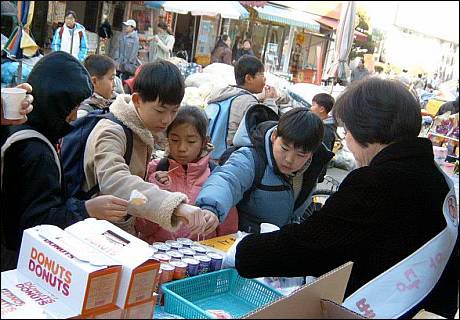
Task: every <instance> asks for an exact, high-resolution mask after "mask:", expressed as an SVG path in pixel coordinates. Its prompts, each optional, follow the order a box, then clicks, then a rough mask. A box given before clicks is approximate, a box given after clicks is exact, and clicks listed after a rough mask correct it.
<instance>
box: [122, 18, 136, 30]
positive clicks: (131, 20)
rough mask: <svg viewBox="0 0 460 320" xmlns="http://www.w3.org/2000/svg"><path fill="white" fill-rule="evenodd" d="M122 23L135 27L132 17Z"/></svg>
mask: <svg viewBox="0 0 460 320" xmlns="http://www.w3.org/2000/svg"><path fill="white" fill-rule="evenodd" d="M123 24H124V25H125V26H131V27H133V28H135V27H136V21H134V20H133V19H129V20H128V21H126V22H123Z"/></svg>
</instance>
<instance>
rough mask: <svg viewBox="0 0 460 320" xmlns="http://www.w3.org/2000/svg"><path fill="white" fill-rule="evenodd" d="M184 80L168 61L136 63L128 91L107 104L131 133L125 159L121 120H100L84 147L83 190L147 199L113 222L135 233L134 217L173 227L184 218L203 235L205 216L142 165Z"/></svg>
mask: <svg viewBox="0 0 460 320" xmlns="http://www.w3.org/2000/svg"><path fill="white" fill-rule="evenodd" d="M184 90H185V88H184V79H183V77H182V75H181V74H180V71H179V69H178V68H177V67H176V66H175V65H173V64H172V63H171V62H168V61H164V60H159V61H157V62H154V63H147V64H144V65H142V68H141V70H140V72H139V74H138V75H137V76H136V77H135V80H134V87H133V93H132V94H131V95H124V94H122V95H119V96H118V97H117V99H116V100H115V102H113V103H112V104H111V105H110V111H111V112H112V113H113V115H114V116H115V117H116V118H117V119H118V120H119V121H120V122H121V123H122V124H123V125H124V126H125V127H127V128H128V129H129V130H130V131H131V133H132V150H131V151H132V152H131V159H130V161H129V163H127V160H125V158H124V155H125V152H126V149H127V147H126V145H127V139H128V136H127V134H126V133H125V130H124V129H123V127H122V126H121V124H118V123H115V122H113V121H111V120H109V119H101V120H100V121H99V122H97V124H96V125H95V126H94V128H93V129H92V132H91V133H90V134H89V136H88V139H87V142H86V147H85V151H84V163H83V168H84V172H85V181H84V182H83V186H82V190H81V191H83V192H85V193H88V192H89V191H90V190H92V189H93V188H94V187H95V186H96V185H97V186H98V189H99V193H100V194H111V195H114V196H117V197H120V198H123V199H129V197H130V195H131V192H132V191H133V190H138V191H139V192H141V193H143V194H144V195H145V197H146V198H147V200H146V202H145V204H143V205H140V206H132V208H131V209H132V210H130V213H131V214H132V215H133V216H130V217H127V219H126V220H125V221H123V222H120V223H117V225H118V226H119V227H120V228H122V229H124V230H125V231H127V232H130V233H131V234H134V235H135V231H134V216H136V217H140V218H145V219H147V220H150V221H153V222H155V223H158V224H159V225H160V226H161V227H162V228H164V229H166V230H169V231H174V230H176V229H177V228H179V226H180V223H181V221H185V222H186V223H187V224H188V225H189V227H190V229H191V231H192V233H195V232H196V233H203V231H204V230H205V229H206V225H207V222H206V219H205V218H206V217H205V216H204V213H202V212H201V210H200V209H199V208H196V207H194V206H191V205H189V204H187V196H186V195H185V194H182V193H179V192H168V191H163V190H159V188H158V187H157V186H155V185H153V184H151V183H149V182H146V181H145V178H146V177H147V166H148V163H149V161H150V160H151V156H152V154H153V153H154V151H155V139H154V135H155V134H158V133H162V132H164V131H165V130H166V128H167V127H168V125H169V124H170V123H171V122H172V121H173V120H174V118H175V117H176V114H177V111H178V110H179V105H180V103H181V101H182V98H183V97H184Z"/></svg>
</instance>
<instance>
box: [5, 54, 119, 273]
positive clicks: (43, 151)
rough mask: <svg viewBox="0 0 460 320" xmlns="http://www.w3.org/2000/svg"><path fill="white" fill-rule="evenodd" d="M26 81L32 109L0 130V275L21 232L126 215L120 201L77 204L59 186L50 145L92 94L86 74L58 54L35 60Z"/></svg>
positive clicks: (13, 260)
mask: <svg viewBox="0 0 460 320" xmlns="http://www.w3.org/2000/svg"><path fill="white" fill-rule="evenodd" d="M62 70H66V72H62ZM28 81H29V83H30V85H31V86H32V88H33V91H32V92H33V94H34V109H33V111H32V112H31V113H29V114H28V119H27V122H26V123H25V124H23V125H18V126H10V127H4V126H2V191H1V201H2V209H3V213H4V214H2V215H1V220H2V221H1V222H2V223H1V226H2V230H1V234H2V250H1V253H2V259H1V268H2V271H5V270H9V269H14V268H15V267H16V264H17V257H18V254H19V248H20V245H21V239H22V233H23V231H24V230H25V229H28V228H31V227H34V226H37V225H40V224H52V225H56V226H58V227H61V228H66V227H68V226H69V225H71V224H73V223H76V222H78V221H80V220H84V219H86V218H89V217H94V218H98V219H106V220H109V221H118V220H120V219H122V218H123V217H124V216H125V215H126V213H127V211H126V210H127V204H128V202H127V201H125V200H122V199H119V198H116V197H114V196H100V197H96V198H94V199H91V200H88V201H81V200H78V199H75V198H68V196H67V193H66V190H65V188H63V187H62V186H63V185H64V184H65V182H64V181H63V179H64V178H63V174H62V168H61V163H60V161H59V160H60V159H59V156H58V155H57V153H56V148H55V145H56V144H57V143H58V140H59V139H61V138H62V137H63V136H64V135H65V134H66V133H67V132H69V131H70V130H71V128H72V127H71V125H70V124H69V122H70V121H72V120H74V119H75V118H76V114H77V107H78V105H79V104H80V103H81V101H83V99H85V98H86V97H88V96H90V95H91V93H92V85H91V80H90V76H89V74H88V72H87V71H86V70H85V68H84V67H83V66H82V64H81V63H80V62H78V61H77V60H76V59H75V58H74V57H72V56H71V55H70V54H68V53H66V52H61V51H58V52H53V53H51V54H49V55H46V56H44V57H43V58H42V59H41V60H40V61H38V62H37V64H36V65H35V66H34V68H33V69H32V72H31V73H30V76H29V79H28ZM30 130H32V131H30ZM31 133H34V135H31ZM18 134H19V135H21V134H22V135H26V136H27V139H25V138H24V139H20V138H19V136H18ZM8 146H9V147H8ZM5 148H6V151H5ZM6 212H8V214H5V213H6Z"/></svg>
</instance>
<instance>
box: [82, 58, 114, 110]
mask: <svg viewBox="0 0 460 320" xmlns="http://www.w3.org/2000/svg"><path fill="white" fill-rule="evenodd" d="M84 65H85V68H86V70H88V72H89V74H90V75H91V82H92V83H93V86H94V93H93V95H92V96H91V97H89V98H88V99H86V100H85V101H83V102H82V103H81V105H80V107H79V108H78V111H77V117H78V118H81V117H84V116H86V115H87V114H88V113H89V112H91V111H94V110H97V109H104V108H108V107H109V106H110V104H111V103H112V100H111V98H112V95H113V90H114V79H115V76H116V68H115V61H113V59H112V58H110V57H107V56H103V55H100V54H93V55H91V56H89V57H88V58H86V59H85V62H84Z"/></svg>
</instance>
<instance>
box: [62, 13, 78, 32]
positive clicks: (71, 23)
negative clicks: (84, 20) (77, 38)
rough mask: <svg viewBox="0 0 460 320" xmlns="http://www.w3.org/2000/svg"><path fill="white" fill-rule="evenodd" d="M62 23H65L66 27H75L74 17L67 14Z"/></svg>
mask: <svg viewBox="0 0 460 320" xmlns="http://www.w3.org/2000/svg"><path fill="white" fill-rule="evenodd" d="M64 23H65V24H66V26H67V28H69V29H73V27H75V17H74V16H73V15H71V14H69V15H68V16H67V17H65V19H64Z"/></svg>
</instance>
